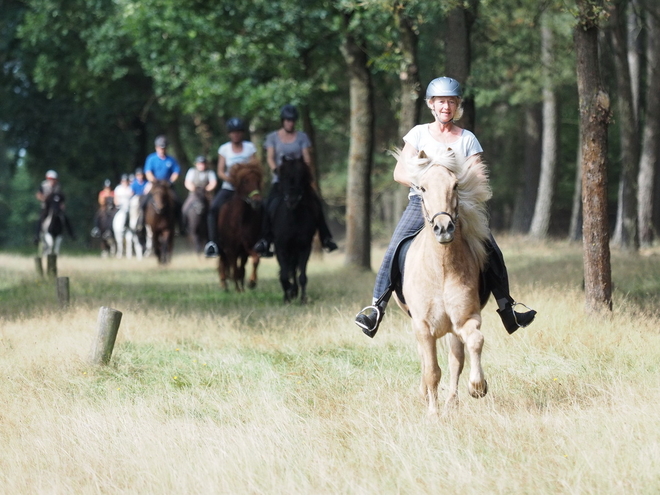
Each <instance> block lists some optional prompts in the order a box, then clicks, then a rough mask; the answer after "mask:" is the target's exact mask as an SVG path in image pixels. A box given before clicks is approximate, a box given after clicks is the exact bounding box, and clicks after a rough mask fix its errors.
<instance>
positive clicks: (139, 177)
mask: <svg viewBox="0 0 660 495" xmlns="http://www.w3.org/2000/svg"><path fill="white" fill-rule="evenodd" d="M147 184H148V182H147V179H146V178H145V176H144V172H143V171H142V168H141V167H138V168H136V169H135V176H134V177H133V180H131V189H132V190H133V194H136V195H137V196H142V195H143V194H144V192H145V191H144V190H145V188H146V187H147Z"/></svg>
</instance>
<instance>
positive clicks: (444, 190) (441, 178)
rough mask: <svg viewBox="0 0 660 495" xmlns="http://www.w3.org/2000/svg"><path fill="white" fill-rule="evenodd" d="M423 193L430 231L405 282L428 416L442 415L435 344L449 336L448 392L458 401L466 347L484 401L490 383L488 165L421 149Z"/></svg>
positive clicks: (413, 174)
mask: <svg viewBox="0 0 660 495" xmlns="http://www.w3.org/2000/svg"><path fill="white" fill-rule="evenodd" d="M406 168H407V171H408V174H409V177H410V178H411V182H412V183H413V184H414V185H413V188H414V189H415V190H416V191H417V193H418V194H419V195H420V196H421V199H422V214H423V215H424V219H425V226H424V228H423V229H422V230H421V232H420V233H419V234H418V235H417V237H416V238H415V239H414V240H413V241H412V244H411V245H410V248H409V250H408V253H407V256H406V260H405V265H404V278H403V296H404V297H405V302H402V301H401V300H400V299H399V298H398V297H397V303H398V304H399V306H400V307H401V308H402V309H403V310H404V311H405V312H406V313H407V314H408V315H410V316H411V318H412V326H413V330H414V333H415V336H416V338H417V347H418V351H419V354H420V358H421V365H422V366H421V368H422V381H421V393H422V395H423V396H424V398H425V399H426V401H427V404H428V412H429V414H436V413H437V399H438V383H439V382H440V375H441V371H440V367H439V366H438V357H437V348H436V344H437V339H439V338H440V337H442V336H443V335H445V334H449V347H450V350H449V375H450V377H449V395H448V397H447V400H446V403H445V406H446V407H448V406H452V405H453V404H455V403H457V401H458V395H457V394H458V379H459V376H460V374H461V371H462V370H463V364H464V361H465V349H466V348H467V351H468V352H469V353H470V376H469V380H468V389H469V392H470V395H471V396H472V397H483V396H484V395H486V392H487V391H488V385H487V383H486V379H485V378H484V371H483V369H482V367H481V351H482V348H483V345H484V336H483V334H482V333H481V330H480V329H481V309H482V307H483V305H484V304H485V301H482V300H481V299H480V290H479V289H480V273H481V271H482V269H483V268H484V265H485V263H486V261H487V251H486V248H485V246H484V241H485V240H486V238H487V237H488V235H489V229H488V218H487V214H486V201H487V200H488V199H489V198H490V196H491V191H490V186H489V184H488V178H487V174H486V167H485V165H484V163H483V162H481V160H480V158H479V157H476V156H474V157H470V158H469V159H467V160H464V159H462V158H459V157H457V156H456V155H455V153H454V152H453V151H452V150H448V151H446V152H442V153H439V154H438V155H437V156H433V157H428V156H426V154H425V153H424V152H423V151H422V152H420V153H419V155H418V156H417V157H412V158H411V159H408V160H407V161H406Z"/></svg>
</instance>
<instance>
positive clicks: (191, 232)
mask: <svg viewBox="0 0 660 495" xmlns="http://www.w3.org/2000/svg"><path fill="white" fill-rule="evenodd" d="M208 211H209V199H208V197H207V195H206V190H205V189H204V188H203V187H196V188H195V190H194V191H192V192H191V193H190V201H188V200H187V201H186V205H185V208H184V211H183V218H184V221H185V223H186V231H187V233H188V241H189V242H190V244H191V245H192V247H193V249H194V250H195V252H196V253H197V254H199V253H201V252H202V251H203V250H204V245H205V244H206V243H207V242H208V232H207V230H208V229H207V225H206V216H207V214H208Z"/></svg>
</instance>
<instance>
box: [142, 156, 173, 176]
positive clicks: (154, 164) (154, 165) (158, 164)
mask: <svg viewBox="0 0 660 495" xmlns="http://www.w3.org/2000/svg"><path fill="white" fill-rule="evenodd" d="M147 172H151V173H152V174H154V177H155V178H156V180H167V181H169V180H170V177H172V174H180V173H181V167H180V166H179V163H178V162H177V161H176V160H175V159H174V158H172V157H171V156H169V155H165V158H160V157H159V156H158V153H155V152H154V153H152V154H150V155H149V156H148V157H147V160H146V161H145V162H144V173H145V174H146V173H147Z"/></svg>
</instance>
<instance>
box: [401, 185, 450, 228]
mask: <svg viewBox="0 0 660 495" xmlns="http://www.w3.org/2000/svg"><path fill="white" fill-rule="evenodd" d="M411 185H412V188H413V189H414V190H415V191H416V192H417V193H418V194H419V197H420V198H421V200H422V209H423V210H424V217H425V219H426V221H427V222H428V223H429V225H431V226H433V221H434V220H435V219H436V218H437V217H439V216H440V215H447V216H448V217H449V219H450V220H451V221H452V222H453V223H457V222H458V211H456V216H452V215H451V213H447V212H446V211H439V212H437V213H436V214H434V215H433V216H431V215H430V214H429V211H428V209H427V208H426V203H425V202H424V193H425V192H426V189H424V188H423V187H420V186H418V185H417V184H412V183H411Z"/></svg>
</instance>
